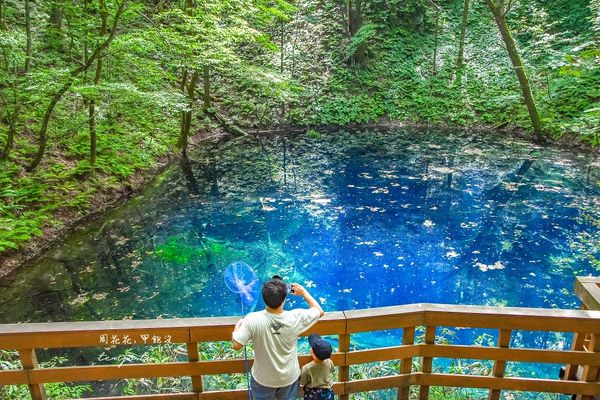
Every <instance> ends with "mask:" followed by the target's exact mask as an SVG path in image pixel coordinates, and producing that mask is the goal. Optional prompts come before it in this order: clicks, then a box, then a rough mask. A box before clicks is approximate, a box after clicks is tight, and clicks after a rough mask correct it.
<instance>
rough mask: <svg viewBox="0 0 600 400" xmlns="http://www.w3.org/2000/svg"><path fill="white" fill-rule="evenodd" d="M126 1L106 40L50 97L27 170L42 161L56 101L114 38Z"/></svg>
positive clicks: (124, 0)
mask: <svg viewBox="0 0 600 400" xmlns="http://www.w3.org/2000/svg"><path fill="white" fill-rule="evenodd" d="M126 3H127V0H122V1H121V4H120V5H119V8H118V9H117V13H116V14H115V19H114V22H113V25H112V29H111V31H110V35H109V36H108V38H106V40H105V41H104V42H102V43H101V44H100V45H99V46H98V47H97V48H96V50H94V52H93V53H92V55H91V56H90V58H89V59H88V60H87V61H86V63H85V64H84V65H82V66H80V67H78V68H76V69H74V70H72V71H71V73H70V74H69V77H68V80H67V82H66V83H65V84H64V85H63V86H62V87H61V88H60V89H59V90H58V91H57V92H56V93H55V94H54V96H52V99H51V100H50V104H48V107H47V108H46V112H45V113H44V118H43V120H42V126H41V128H40V131H39V134H38V141H39V145H38V146H39V147H38V151H37V154H36V156H35V158H34V159H33V161H32V162H31V164H30V165H29V166H28V167H27V171H28V172H32V171H33V170H35V169H36V168H37V166H38V165H39V163H40V161H42V158H43V157H44V152H45V151H46V144H47V140H48V138H47V136H46V133H47V132H48V124H49V122H50V118H51V117H52V113H53V112H54V108H55V107H56V105H57V104H58V102H59V101H60V99H61V98H62V96H63V95H64V94H65V93H66V92H67V90H69V89H70V88H71V86H72V85H73V82H74V81H75V78H77V77H78V76H79V75H80V74H81V73H82V72H85V71H87V70H88V69H89V68H90V66H91V65H92V64H93V63H94V61H96V60H97V59H98V58H99V57H100V53H102V52H103V51H104V50H105V49H106V48H107V47H108V46H110V43H111V42H112V41H113V39H114V38H115V35H116V33H117V26H118V24H119V20H120V19H121V16H122V15H123V12H124V11H125V4H126Z"/></svg>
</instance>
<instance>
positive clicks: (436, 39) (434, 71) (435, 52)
mask: <svg viewBox="0 0 600 400" xmlns="http://www.w3.org/2000/svg"><path fill="white" fill-rule="evenodd" d="M434 5H435V4H434ZM435 7H436V9H435V37H434V41H433V68H432V71H431V73H432V75H434V76H435V75H437V55H438V42H439V36H440V9H439V7H437V5H436V6H435Z"/></svg>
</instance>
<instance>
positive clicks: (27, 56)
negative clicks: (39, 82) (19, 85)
mask: <svg viewBox="0 0 600 400" xmlns="http://www.w3.org/2000/svg"><path fill="white" fill-rule="evenodd" d="M25 34H26V36H27V44H26V53H25V73H26V74H28V73H29V71H30V70H31V3H30V2H29V0H25Z"/></svg>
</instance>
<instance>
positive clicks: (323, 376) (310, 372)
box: [300, 333, 335, 400]
mask: <svg viewBox="0 0 600 400" xmlns="http://www.w3.org/2000/svg"><path fill="white" fill-rule="evenodd" d="M308 344H310V355H311V356H312V358H313V360H312V361H311V362H309V363H308V364H306V365H305V366H304V367H302V374H301V375H300V385H302V386H303V388H304V400H333V390H331V388H332V386H333V373H334V372H335V368H334V366H333V361H331V360H330V359H329V357H331V345H330V344H329V342H327V341H326V340H323V339H322V338H321V336H319V335H317V334H316V333H313V334H311V335H309V336H308Z"/></svg>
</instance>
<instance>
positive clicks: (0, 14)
mask: <svg viewBox="0 0 600 400" xmlns="http://www.w3.org/2000/svg"><path fill="white" fill-rule="evenodd" d="M5 15H6V5H5V4H4V0H0V30H2V31H6V30H8V27H7V26H6V17H5Z"/></svg>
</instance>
